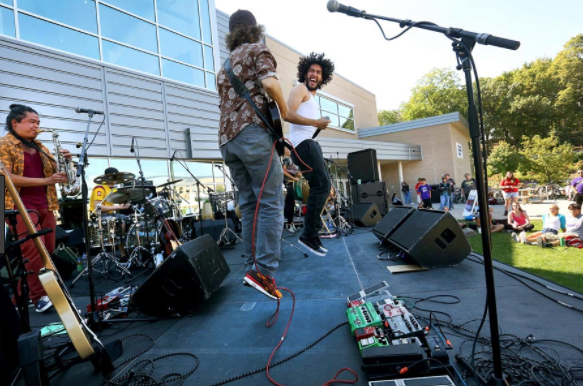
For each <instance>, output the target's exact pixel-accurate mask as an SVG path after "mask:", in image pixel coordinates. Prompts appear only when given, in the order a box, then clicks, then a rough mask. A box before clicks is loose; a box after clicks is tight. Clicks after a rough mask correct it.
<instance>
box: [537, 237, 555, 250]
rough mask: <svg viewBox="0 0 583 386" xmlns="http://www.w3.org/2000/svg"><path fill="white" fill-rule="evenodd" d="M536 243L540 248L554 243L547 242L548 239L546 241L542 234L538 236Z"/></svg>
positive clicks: (548, 246)
mask: <svg viewBox="0 0 583 386" xmlns="http://www.w3.org/2000/svg"><path fill="white" fill-rule="evenodd" d="M536 245H537V247H539V248H550V247H552V246H553V244H551V243H547V242H546V241H544V240H543V238H542V236H539V237H537V238H536Z"/></svg>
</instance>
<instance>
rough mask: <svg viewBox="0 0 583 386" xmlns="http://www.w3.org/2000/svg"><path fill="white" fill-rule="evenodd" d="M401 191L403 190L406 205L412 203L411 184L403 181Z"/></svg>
mask: <svg viewBox="0 0 583 386" xmlns="http://www.w3.org/2000/svg"><path fill="white" fill-rule="evenodd" d="M401 192H403V198H404V199H405V205H409V204H410V203H411V189H409V184H408V183H406V182H405V181H403V182H402V183H401Z"/></svg>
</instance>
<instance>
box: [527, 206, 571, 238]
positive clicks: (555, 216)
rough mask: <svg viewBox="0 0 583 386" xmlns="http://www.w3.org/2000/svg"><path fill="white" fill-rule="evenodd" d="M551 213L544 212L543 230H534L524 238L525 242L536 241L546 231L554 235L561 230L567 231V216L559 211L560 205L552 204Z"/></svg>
mask: <svg viewBox="0 0 583 386" xmlns="http://www.w3.org/2000/svg"><path fill="white" fill-rule="evenodd" d="M549 211H550V213H549V214H543V230H542V231H540V232H534V233H532V234H530V235H527V236H526V237H524V238H522V239H521V241H522V242H523V243H534V242H536V239H537V237H539V236H542V235H544V234H546V233H550V234H553V235H558V234H559V231H562V232H565V230H566V229H567V228H566V220H565V216H563V215H562V214H560V213H559V206H558V205H557V204H553V205H551V207H550V208H549Z"/></svg>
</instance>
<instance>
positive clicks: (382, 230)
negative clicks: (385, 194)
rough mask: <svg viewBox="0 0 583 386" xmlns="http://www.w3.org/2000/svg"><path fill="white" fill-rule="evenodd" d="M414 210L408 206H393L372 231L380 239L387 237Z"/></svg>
mask: <svg viewBox="0 0 583 386" xmlns="http://www.w3.org/2000/svg"><path fill="white" fill-rule="evenodd" d="M416 210H417V209H415V208H412V207H410V206H395V207H394V208H393V209H391V210H390V211H389V213H387V215H386V216H385V217H383V219H382V220H381V221H379V223H378V224H377V225H376V226H375V227H374V228H373V230H372V233H373V234H374V235H375V236H376V237H377V238H378V239H379V240H381V241H383V240H386V239H388V238H389V236H391V235H392V234H393V233H394V232H395V231H396V230H397V229H398V228H399V227H400V226H401V224H403V223H404V222H405V220H407V219H408V218H409V216H411V215H412V214H413V213H414V212H415V211H416Z"/></svg>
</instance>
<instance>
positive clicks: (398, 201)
mask: <svg viewBox="0 0 583 386" xmlns="http://www.w3.org/2000/svg"><path fill="white" fill-rule="evenodd" d="M391 202H392V203H393V205H403V201H401V200H400V199H399V198H398V197H397V193H393V197H391Z"/></svg>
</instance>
